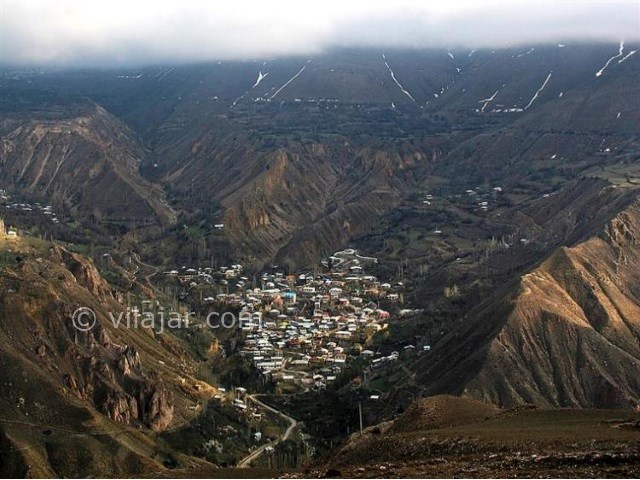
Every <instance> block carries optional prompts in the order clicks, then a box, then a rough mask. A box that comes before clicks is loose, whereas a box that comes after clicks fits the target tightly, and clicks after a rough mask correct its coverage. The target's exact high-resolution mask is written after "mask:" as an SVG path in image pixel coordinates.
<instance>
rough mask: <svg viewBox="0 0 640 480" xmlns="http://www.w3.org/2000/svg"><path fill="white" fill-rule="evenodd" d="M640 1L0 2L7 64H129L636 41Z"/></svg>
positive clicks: (0, 52) (1, 49)
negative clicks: (354, 50)
mask: <svg viewBox="0 0 640 480" xmlns="http://www.w3.org/2000/svg"><path fill="white" fill-rule="evenodd" d="M639 9H640V3H639V2H638V1H637V0H636V1H627V2H611V1H601V2H558V1H554V2H551V1H530V0H511V1H505V0H493V1H492V0H489V1H482V2H480V1H468V0H457V1H455V2H445V1H439V2H431V1H424V0H388V1H384V2H383V1H376V0H370V1H364V0H341V1H336V0H324V1H322V2H304V1H301V0H297V1H290V0H273V1H271V2H253V1H247V0H234V1H233V2H208V1H190V2H178V1H171V2H169V1H155V2H141V1H134V0H129V1H122V0H116V1H111V2H87V1H79V0H66V1H65V0H63V1H58V2H50V1H38V0H0V56H1V60H2V64H3V65H12V64H23V65H24V64H39V65H63V66H126V65H141V64H153V63H169V62H194V61H206V60H226V59H251V58H265V57H271V56H277V55H297V54H313V53H318V52H321V51H323V50H325V49H328V48H336V47H353V46H358V47H379V48H390V47H417V48H423V47H438V48H440V47H446V48H455V47H465V48H481V47H496V48H498V47H505V46H509V45H518V44H525V43H540V42H560V41H561V42H565V43H566V42H571V41H619V40H626V41H627V42H636V41H638V40H639V37H640V11H639Z"/></svg>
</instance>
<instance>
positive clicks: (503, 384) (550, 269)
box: [415, 189, 640, 407]
mask: <svg viewBox="0 0 640 480" xmlns="http://www.w3.org/2000/svg"><path fill="white" fill-rule="evenodd" d="M609 191H610V192H611V189H609ZM614 191H615V190H614ZM603 193H604V192H603ZM606 198H607V197H603V203H602V205H603V206H604V208H607V204H608V203H609V202H610V201H614V202H615V201H616V200H614V199H615V197H612V196H611V193H610V194H609V197H608V201H607V200H605V199H606ZM625 199H626V200H625ZM620 201H621V202H623V203H624V202H625V201H627V202H629V203H628V206H626V207H624V208H621V209H620V210H619V211H618V212H617V213H613V215H612V218H610V219H609V220H608V221H606V222H605V223H601V216H599V215H598V209H597V208H594V205H591V206H590V207H589V208H588V209H587V211H588V212H590V217H587V218H583V219H582V221H581V222H579V223H578V224H577V225H575V227H574V228H573V233H574V236H573V241H571V242H570V243H569V246H563V247H560V248H558V249H556V250H555V251H554V252H553V253H551V254H550V255H549V256H548V257H547V258H546V259H545V260H544V261H542V262H541V263H540V264H539V265H537V266H536V267H534V268H532V269H531V270H530V271H529V272H528V273H526V274H524V275H522V276H521V277H520V278H518V279H517V281H515V282H513V283H512V284H511V285H506V286H505V287H503V288H501V289H500V291H498V292H497V293H496V294H494V295H493V296H491V297H490V298H488V299H487V300H486V301H485V302H483V303H482V304H481V305H480V306H479V307H477V308H476V309H474V310H473V311H471V312H469V314H468V318H467V319H466V320H465V323H464V326H462V327H460V328H459V329H457V330H456V331H454V332H453V333H451V334H450V335H449V336H448V337H445V339H444V340H443V341H442V342H441V343H439V344H438V346H437V348H436V349H435V350H434V351H433V352H432V353H430V355H429V356H428V357H427V358H426V359H422V360H419V361H418V364H416V365H415V368H416V370H417V371H418V372H419V373H418V375H419V377H420V380H421V381H422V382H424V383H425V385H426V389H427V391H429V392H437V391H457V392H465V393H466V394H468V395H471V396H474V397H476V398H481V399H484V400H488V401H492V402H496V403H498V404H500V405H503V406H513V405H517V404H520V403H534V404H537V405H548V406H582V407H605V406H614V405H615V406H619V407H630V406H635V405H636V404H638V403H639V402H640V397H639V396H638V391H640V390H639V388H640V384H639V379H638V376H637V371H638V366H639V365H640V323H639V322H638V318H639V317H638V313H639V312H640V296H639V294H640V292H639V291H638V289H637V285H638V280H639V278H638V271H639V267H640V256H639V255H638V249H637V237H638V235H639V234H640V201H639V200H638V199H637V190H635V189H631V190H630V191H628V192H625V194H624V195H623V196H622V197H619V198H618V202H620ZM603 213H604V212H603ZM578 218H579V217H578ZM586 232H589V233H586ZM570 238H571V235H570V236H569V237H568V238H567V237H565V239H566V240H565V241H567V240H569V239H570ZM445 365H446V366H447V367H445Z"/></svg>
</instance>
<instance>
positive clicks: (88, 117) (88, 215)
mask: <svg viewBox="0 0 640 480" xmlns="http://www.w3.org/2000/svg"><path fill="white" fill-rule="evenodd" d="M0 136H1V138H2V149H1V151H0V178H1V179H2V186H3V187H4V188H7V189H9V190H10V191H15V192H18V193H21V194H29V195H32V196H36V197H37V198H46V199H47V200H48V201H50V202H51V203H52V204H53V205H55V206H56V209H57V210H59V211H62V212H64V214H65V215H69V216H71V217H72V218H77V219H80V220H87V219H90V220H91V221H92V222H96V223H98V224H115V225H121V226H125V227H128V228H130V227H133V226H144V225H152V224H163V223H164V224H166V223H170V222H172V221H174V220H175V214H174V212H173V211H172V210H171V208H170V207H169V206H168V205H167V204H166V201H165V200H164V198H163V194H162V191H161V190H159V189H158V188H157V187H155V186H153V185H152V184H151V183H149V182H148V181H146V180H144V179H143V178H142V177H141V176H140V175H139V173H138V167H139V164H140V161H141V159H142V158H143V157H144V155H145V153H144V151H143V150H142V148H141V147H140V146H139V145H138V144H137V143H136V141H135V140H134V139H133V137H132V134H131V132H130V131H129V130H128V129H127V128H126V127H125V126H124V125H123V124H122V123H121V122H120V121H118V120H117V119H116V118H115V117H113V116H112V115H110V114H109V113H107V112H106V111H105V110H104V109H103V108H101V107H99V106H97V105H94V104H90V103H84V104H81V105H78V106H77V107H76V108H74V107H73V106H69V105H64V106H58V107H57V109H54V107H48V108H47V109H45V110H40V111H35V112H29V113H15V114H14V115H11V116H9V117H3V118H2V120H1V122H0Z"/></svg>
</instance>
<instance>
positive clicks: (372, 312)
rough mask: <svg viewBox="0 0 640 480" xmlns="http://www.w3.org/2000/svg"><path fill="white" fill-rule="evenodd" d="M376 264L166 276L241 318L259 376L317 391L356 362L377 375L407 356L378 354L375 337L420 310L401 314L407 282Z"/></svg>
mask: <svg viewBox="0 0 640 480" xmlns="http://www.w3.org/2000/svg"><path fill="white" fill-rule="evenodd" d="M375 263H377V259H376V258H374V257H368V256H364V255H361V254H360V253H359V252H358V251H357V250H354V249H346V250H342V251H339V252H336V253H335V254H333V255H331V256H329V257H327V258H325V259H324V260H322V262H321V264H322V266H323V267H324V268H322V269H321V271H320V270H316V271H303V272H297V273H295V274H286V273H284V272H283V271H280V270H279V269H278V268H277V267H274V268H271V269H269V270H268V271H266V272H264V273H262V274H259V275H251V278H249V277H247V276H243V274H244V269H243V266H242V265H240V264H234V265H230V266H222V267H217V268H213V267H206V268H189V267H187V266H182V267H180V268H178V269H174V270H169V271H166V272H164V274H165V276H166V278H171V277H173V278H175V279H176V280H177V281H179V282H180V284H181V285H182V288H184V289H185V291H189V292H191V293H192V294H193V293H194V292H198V294H199V295H200V302H201V304H202V305H203V306H208V308H209V309H214V310H215V311H220V312H222V311H234V312H239V313H238V314H237V323H236V326H237V328H239V329H240V330H241V332H242V343H241V347H240V354H241V355H242V356H243V357H244V358H245V359H247V360H248V361H249V362H250V363H251V365H252V366H253V368H254V369H255V371H256V373H258V374H259V375H261V376H264V377H265V379H266V380H270V381H274V382H276V383H277V384H279V385H282V387H283V388H287V389H289V390H292V389H293V390H299V389H302V390H306V389H314V390H317V389H324V388H326V387H327V386H328V385H329V384H331V383H332V382H335V381H336V379H337V378H338V376H339V375H340V373H341V372H342V371H343V370H344V369H345V368H347V367H348V366H350V364H351V363H352V362H353V361H356V360H357V361H358V362H360V364H364V365H366V367H367V368H369V369H371V370H375V369H377V368H381V367H384V366H389V365H391V364H393V363H394V362H396V361H397V360H398V359H399V358H400V354H399V353H398V352H391V353H390V354H389V352H387V353H386V354H383V353H382V352H379V351H377V348H376V347H375V346H374V344H375V342H374V338H373V337H374V336H375V335H376V334H377V333H378V332H382V331H384V330H385V329H387V328H388V326H389V323H390V321H392V320H393V318H395V315H398V316H405V315H408V314H409V313H411V312H412V311H411V310H407V309H402V308H401V306H402V303H403V293H402V289H403V284H402V283H401V282H397V283H394V284H391V283H387V282H383V281H380V280H379V279H377V278H376V277H375V276H374V275H371V274H368V273H367V272H366V268H367V266H369V265H371V264H375ZM247 275H248V274H247ZM203 292H206V293H203ZM390 311H393V312H395V314H394V315H393V318H392V315H391V314H390ZM408 312H409V313H408ZM407 348H411V349H417V348H418V347H416V346H414V345H408V346H407ZM419 349H420V350H423V348H422V346H420V348H419ZM427 349H428V346H427V348H426V349H424V350H427ZM237 408H239V409H242V408H243V405H241V404H240V403H238V405H237Z"/></svg>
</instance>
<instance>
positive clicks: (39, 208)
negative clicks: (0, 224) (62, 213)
mask: <svg viewBox="0 0 640 480" xmlns="http://www.w3.org/2000/svg"><path fill="white" fill-rule="evenodd" d="M0 207H2V208H4V209H5V210H8V211H14V212H19V213H22V214H26V215H44V216H45V217H46V218H48V219H49V220H50V221H51V223H53V224H58V223H60V220H59V219H58V217H57V215H56V214H55V212H54V211H53V207H52V206H51V205H42V204H41V203H39V202H35V203H28V202H15V201H12V199H11V197H10V196H9V195H8V194H7V192H6V191H5V190H2V189H0Z"/></svg>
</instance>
